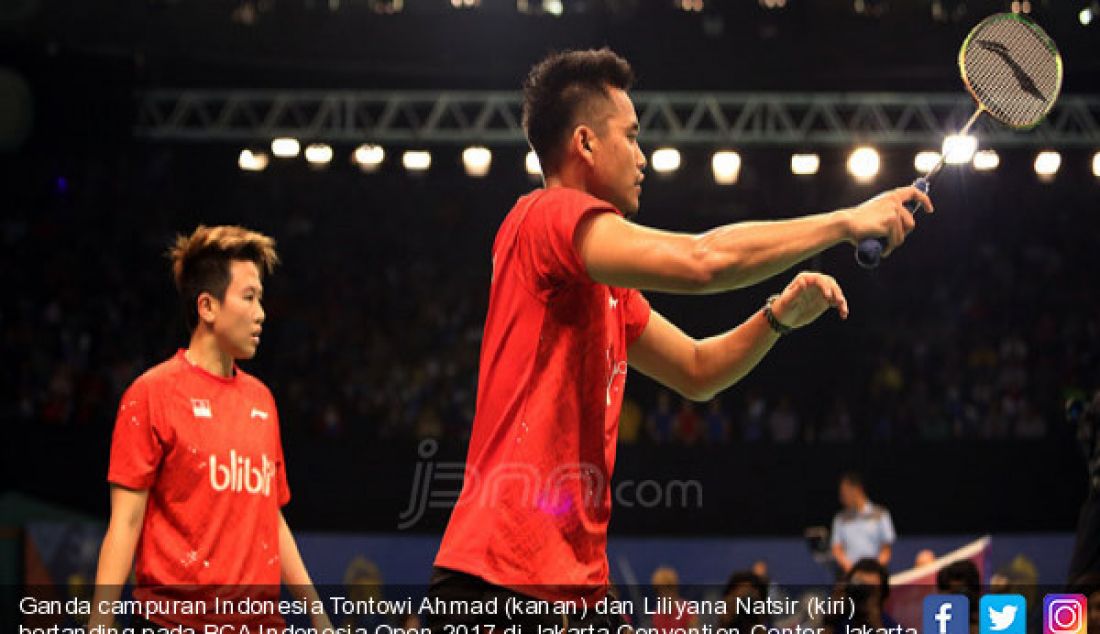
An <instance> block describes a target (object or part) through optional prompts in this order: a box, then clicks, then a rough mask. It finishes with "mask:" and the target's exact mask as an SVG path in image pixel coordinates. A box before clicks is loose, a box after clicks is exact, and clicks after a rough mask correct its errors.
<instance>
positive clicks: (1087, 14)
mask: <svg viewBox="0 0 1100 634" xmlns="http://www.w3.org/2000/svg"><path fill="white" fill-rule="evenodd" d="M1097 12H1100V2H1090V3H1089V4H1088V6H1086V7H1085V8H1084V9H1081V12H1080V13H1078V14H1077V20H1078V21H1080V22H1081V26H1088V25H1090V24H1092V19H1093V18H1095V17H1096V13H1097Z"/></svg>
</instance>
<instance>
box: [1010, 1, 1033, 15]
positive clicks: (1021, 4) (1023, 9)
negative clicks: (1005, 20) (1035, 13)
mask: <svg viewBox="0 0 1100 634" xmlns="http://www.w3.org/2000/svg"><path fill="white" fill-rule="evenodd" d="M1011 8H1012V12H1013V13H1031V1H1030V0H1013V2H1012V7H1011Z"/></svg>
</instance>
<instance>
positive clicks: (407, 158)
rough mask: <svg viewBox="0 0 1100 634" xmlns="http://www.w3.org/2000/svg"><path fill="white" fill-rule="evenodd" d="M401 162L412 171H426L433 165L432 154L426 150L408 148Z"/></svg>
mask: <svg viewBox="0 0 1100 634" xmlns="http://www.w3.org/2000/svg"><path fill="white" fill-rule="evenodd" d="M401 164H402V165H404V166H405V169H407V170H409V171H410V172H426V171H428V168H429V167H431V166H432V155H431V153H430V152H427V151H424V150H408V151H406V152H405V153H404V154H403V155H402V156H401Z"/></svg>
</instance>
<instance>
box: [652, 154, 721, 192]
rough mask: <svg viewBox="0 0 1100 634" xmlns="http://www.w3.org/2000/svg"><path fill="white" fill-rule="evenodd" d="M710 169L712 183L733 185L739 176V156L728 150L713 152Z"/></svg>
mask: <svg viewBox="0 0 1100 634" xmlns="http://www.w3.org/2000/svg"><path fill="white" fill-rule="evenodd" d="M654 169H656V168H654ZM710 169H711V171H712V172H714V182H716V183H718V184H719V185H733V184H734V183H736V182H737V179H738V177H740V175H741V155H740V154H738V153H737V152H731V151H729V150H723V151H721V152H715V153H714V156H713V157H711V159H710Z"/></svg>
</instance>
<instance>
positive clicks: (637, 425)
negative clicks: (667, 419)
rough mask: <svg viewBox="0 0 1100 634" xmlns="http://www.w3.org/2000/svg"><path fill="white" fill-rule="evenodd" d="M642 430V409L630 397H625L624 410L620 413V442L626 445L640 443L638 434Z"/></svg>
mask: <svg viewBox="0 0 1100 634" xmlns="http://www.w3.org/2000/svg"><path fill="white" fill-rule="evenodd" d="M641 428H642V408H641V407H639V406H638V402H637V401H635V400H634V399H632V398H630V397H629V396H624V397H623V409H622V411H621V412H619V442H621V443H623V444H624V445H635V444H637V443H638V432H639V431H641Z"/></svg>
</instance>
